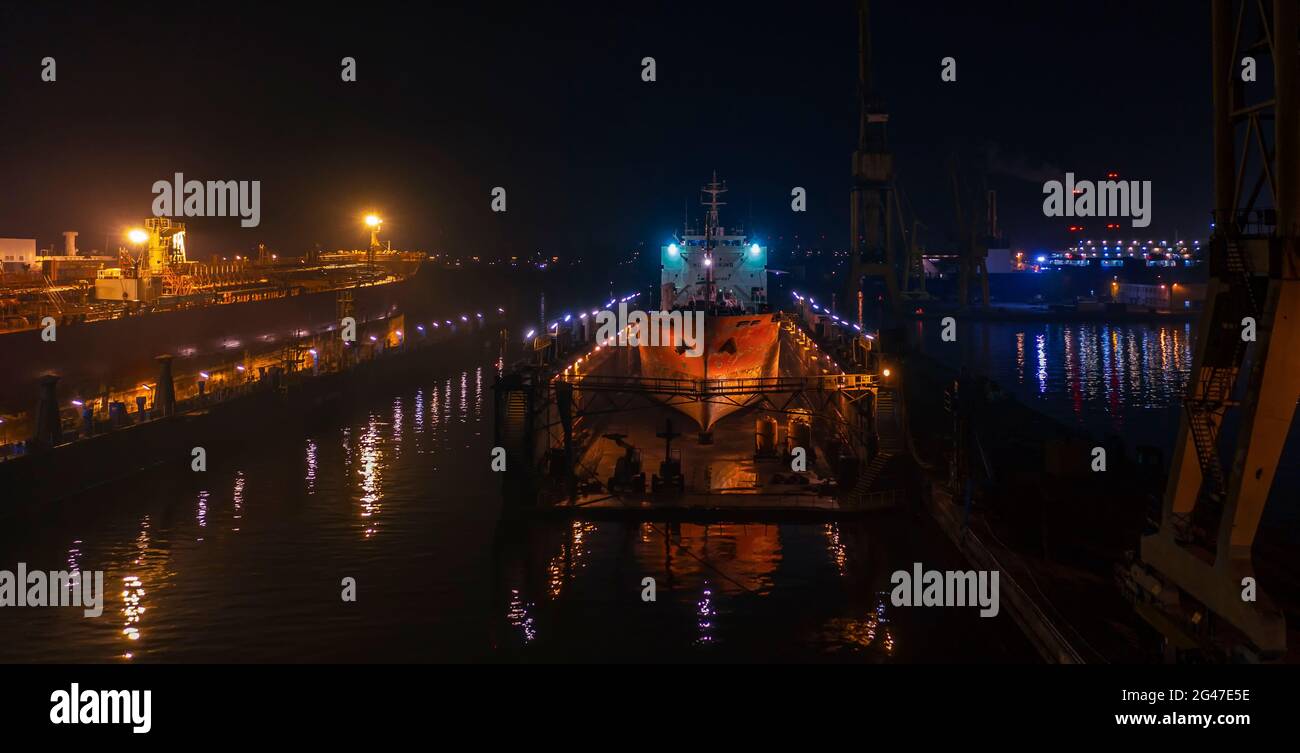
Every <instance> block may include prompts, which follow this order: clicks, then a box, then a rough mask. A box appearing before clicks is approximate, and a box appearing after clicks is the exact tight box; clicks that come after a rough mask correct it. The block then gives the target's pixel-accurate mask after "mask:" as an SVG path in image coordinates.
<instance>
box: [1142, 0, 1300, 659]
mask: <svg viewBox="0 0 1300 753" xmlns="http://www.w3.org/2000/svg"><path fill="white" fill-rule="evenodd" d="M1270 5H1271V8H1270V7H1269V6H1270ZM1211 12H1212V15H1213V38H1212V39H1213V43H1212V47H1213V53H1212V71H1213V91H1214V215H1213V218H1214V230H1213V233H1212V235H1211V239H1210V252H1209V267H1210V269H1209V272H1210V279H1209V285H1208V290H1207V295H1206V305H1205V309H1204V311H1203V313H1202V315H1201V319H1200V323H1199V325H1198V329H1197V342H1196V355H1195V361H1194V362H1193V369H1192V373H1191V376H1190V378H1189V384H1188V391H1187V395H1186V397H1185V399H1184V413H1183V417H1182V420H1181V422H1180V428H1179V432H1178V441H1177V444H1175V450H1174V456H1173V459H1172V464H1171V467H1170V474H1169V481H1168V485H1167V487H1166V490H1165V497H1164V504H1163V509H1162V512H1161V520H1160V527H1159V530H1158V531H1157V532H1156V533H1154V534H1152V535H1150V536H1146V537H1144V538H1143V539H1142V543H1141V553H1140V559H1139V560H1138V561H1136V562H1134V563H1133V564H1132V565H1131V566H1130V567H1129V568H1128V569H1127V570H1125V571H1122V573H1121V575H1122V576H1124V575H1126V576H1127V577H1126V578H1123V579H1124V580H1125V582H1126V583H1127V584H1128V585H1129V587H1130V595H1131V596H1132V597H1133V598H1134V599H1135V602H1136V605H1137V608H1138V611H1139V613H1141V614H1142V615H1143V617H1145V618H1146V619H1147V620H1148V621H1149V622H1150V623H1151V624H1152V625H1154V626H1155V627H1157V628H1158V629H1159V630H1160V631H1161V632H1162V633H1163V634H1164V636H1165V638H1166V641H1165V642H1166V653H1167V656H1169V658H1176V657H1175V655H1176V654H1177V653H1178V652H1177V649H1192V650H1195V651H1199V652H1208V653H1210V654H1211V655H1219V656H1221V657H1224V658H1238V659H1240V658H1245V659H1259V660H1268V659H1275V658H1279V657H1281V656H1282V655H1283V654H1284V653H1285V652H1286V621H1285V618H1284V616H1283V614H1282V612H1281V611H1280V610H1279V609H1278V608H1277V606H1276V605H1275V604H1274V603H1273V602H1272V601H1271V600H1270V599H1269V597H1268V595H1267V594H1265V593H1264V592H1263V589H1262V588H1260V587H1259V584H1258V583H1257V582H1256V581H1255V580H1254V579H1255V568H1254V563H1253V560H1252V556H1251V552H1252V546H1253V544H1254V541H1255V535H1256V532H1257V531H1258V529H1259V524H1260V519H1261V517H1262V515H1263V511H1264V505H1265V503H1266V501H1267V499H1268V495H1269V490H1270V487H1271V486H1272V483H1273V476H1274V473H1275V472H1276V470H1277V465H1278V460H1279V457H1280V456H1281V453H1282V448H1283V445H1284V444H1285V442H1286V437H1287V432H1288V431H1289V428H1290V425H1291V420H1292V418H1293V415H1294V413H1295V406H1296V400H1297V398H1298V397H1300V81H1297V70H1296V66H1297V61H1298V57H1297V48H1298V47H1300V44H1298V41H1300V40H1298V35H1297V16H1300V0H1273V2H1272V3H1269V2H1267V0H1262V1H1261V2H1258V3H1256V2H1231V0H1213V4H1212V10H1211ZM1247 56H1249V57H1252V58H1254V60H1255V64H1256V65H1257V66H1258V75H1257V76H1256V77H1255V80H1253V81H1246V80H1243V79H1244V78H1245V77H1243V75H1242V71H1243V68H1244V65H1243V61H1244V58H1245V57H1247ZM1270 68H1271V70H1270ZM1251 325H1253V327H1252V326H1251ZM1252 329H1253V332H1252V331H1251V330H1252ZM1225 429H1229V431H1225ZM1227 437H1232V439H1231V443H1228V442H1226V441H1225V439H1226V438H1227ZM1225 461H1226V463H1225Z"/></svg>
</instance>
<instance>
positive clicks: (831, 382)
mask: <svg viewBox="0 0 1300 753" xmlns="http://www.w3.org/2000/svg"><path fill="white" fill-rule="evenodd" d="M557 379H558V380H559V381H562V382H566V383H568V384H571V385H573V387H574V388H575V389H579V390H589V391H602V392H639V393H646V394H658V395H750V394H760V393H782V392H806V391H813V390H816V391H860V390H868V389H874V388H875V387H876V386H877V385H878V384H879V378H878V377H877V376H876V375H874V374H823V375H814V376H798V377H789V376H783V377H736V378H729V379H688V378H677V377H644V376H642V377H635V376H610V375H603V374H568V373H565V374H560V375H558V376H557Z"/></svg>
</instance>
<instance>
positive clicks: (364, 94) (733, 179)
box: [0, 0, 1211, 257]
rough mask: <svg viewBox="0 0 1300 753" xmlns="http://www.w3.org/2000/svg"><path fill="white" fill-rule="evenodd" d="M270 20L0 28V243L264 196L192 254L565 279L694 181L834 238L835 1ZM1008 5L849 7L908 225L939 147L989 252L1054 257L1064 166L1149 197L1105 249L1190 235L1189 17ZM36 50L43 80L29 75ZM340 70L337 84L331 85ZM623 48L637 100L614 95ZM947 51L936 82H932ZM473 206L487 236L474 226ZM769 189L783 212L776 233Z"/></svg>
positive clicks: (846, 109) (845, 37) (939, 173)
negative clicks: (508, 258)
mask: <svg viewBox="0 0 1300 753" xmlns="http://www.w3.org/2000/svg"><path fill="white" fill-rule="evenodd" d="M38 5H39V7H37V6H38ZM269 5H270V4H266V5H249V6H236V5H232V4H229V3H206V4H199V5H184V4H180V3H176V4H169V5H167V6H163V10H155V11H154V12H153V13H152V14H149V13H145V12H143V11H139V12H137V11H133V10H123V9H120V8H107V7H98V8H95V7H93V6H91V7H86V8H83V7H81V6H66V5H62V4H54V3H50V4H35V3H24V4H22V5H21V6H11V5H5V6H3V10H0V28H4V29H6V43H5V44H4V45H3V46H2V49H0V166H2V168H0V169H2V171H3V172H2V173H0V174H2V175H3V185H4V187H5V188H4V192H3V194H4V201H3V203H0V236H9V237H32V236H35V237H37V238H38V240H39V243H40V245H47V244H51V243H57V242H58V239H59V233H60V231H62V230H68V229H75V230H79V231H80V232H81V234H82V235H81V246H82V247H83V248H84V249H89V248H91V247H98V248H103V247H104V238H105V236H106V235H109V234H112V235H113V236H114V238H113V242H114V243H116V242H117V238H119V237H120V233H121V231H122V230H123V229H124V228H125V227H126V226H127V225H129V224H137V223H138V222H139V221H140V219H141V218H143V217H145V216H148V214H149V213H150V202H151V200H152V194H151V193H150V187H151V185H152V183H153V182H154V181H155V180H158V179H162V178H169V177H170V176H171V175H172V174H173V173H174V172H176V171H181V172H184V173H185V175H186V177H187V178H196V179H200V180H207V179H235V180H254V179H256V180H260V181H262V224H261V226H260V227H257V228H252V229H241V228H239V225H238V220H236V219H233V218H229V219H221V218H217V219H204V220H197V221H196V220H190V222H191V230H192V231H193V232H192V233H191V251H192V255H198V256H201V257H206V256H207V255H208V254H210V253H212V252H217V251H220V252H232V253H233V252H238V251H240V250H243V249H247V248H250V247H251V246H253V245H254V244H256V243H257V242H258V241H259V240H264V241H266V242H267V243H268V244H269V245H271V246H272V247H274V248H279V249H283V250H285V251H286V252H288V253H299V252H300V251H301V250H302V249H304V248H306V247H308V246H309V245H310V244H311V243H313V242H320V243H322V244H323V245H324V246H325V247H326V248H333V247H353V246H359V245H360V244H361V243H362V242H363V240H364V234H363V231H362V229H361V227H360V225H359V222H358V217H359V216H360V214H361V212H362V210H364V209H367V208H372V207H373V208H375V209H377V210H379V211H380V212H381V213H382V214H383V215H384V216H385V218H386V220H387V225H386V230H387V233H386V235H388V237H390V238H392V240H393V241H394V246H401V247H405V248H422V249H424V250H429V251H451V252H456V253H462V254H465V253H480V254H484V255H498V254H511V253H529V252H531V251H537V250H544V251H546V252H548V253H560V254H570V253H577V254H585V255H587V256H589V257H591V256H596V255H601V254H613V253H614V252H615V250H624V249H626V248H629V247H631V246H632V245H635V244H636V243H638V242H645V243H646V244H647V245H648V246H657V245H658V244H659V243H660V242H661V241H663V240H664V239H665V238H666V237H667V236H668V234H669V233H671V232H672V231H673V230H674V229H675V228H676V227H678V225H679V223H680V220H681V215H682V205H683V201H684V200H689V201H690V202H691V205H692V213H693V214H694V213H696V211H697V209H696V201H697V196H698V194H697V192H696V188H697V187H698V186H699V185H700V184H701V183H703V182H704V181H705V180H706V179H707V178H708V176H709V173H710V171H711V170H713V169H715V168H716V169H717V170H718V172H719V175H720V176H722V177H725V178H726V179H727V180H728V182H729V183H730V185H731V187H732V191H731V194H730V196H729V198H730V199H731V205H730V206H729V207H728V210H727V212H726V213H725V214H724V221H725V220H727V219H730V220H732V221H741V222H745V223H746V224H749V225H750V226H751V229H752V230H753V231H755V232H757V233H760V234H761V235H762V236H764V237H772V236H778V235H782V236H785V237H787V238H788V237H790V236H791V235H793V234H798V235H800V236H801V237H802V238H813V237H817V236H820V235H823V234H824V235H825V236H826V238H827V241H828V243H833V245H835V246H842V245H843V242H844V240H845V239H846V238H847V235H848V230H847V227H848V193H847V191H848V185H849V155H850V153H851V152H852V150H853V147H854V144H855V141H856V128H857V126H856V106H857V105H856V98H855V92H854V85H855V62H856V28H855V13H854V10H853V4H852V3H851V2H803V3H790V2H783V3H771V4H765V3H744V4H713V3H681V4H676V3H674V4H655V3H609V4H606V5H592V6H574V5H568V4H564V3H534V4H532V6H531V7H528V6H525V7H523V8H519V9H512V8H511V5H512V4H510V3H484V2H479V3H473V4H469V5H466V6H456V7H448V8H443V7H435V6H436V5H437V4H435V6H427V5H424V4H421V5H419V6H414V5H413V6H404V5H402V6H391V7H390V6H383V5H381V4H379V3H366V4H361V5H352V4H349V5H348V6H346V7H345V6H341V5H337V4H324V3H322V4H316V5H313V6H306V7H304V8H302V9H294V8H290V7H284V8H271V7H269ZM1020 5H1022V4H1020V3H1007V2H990V3H981V2H973V1H968V2H944V3H932V2H879V1H878V2H876V3H875V4H874V7H873V21H874V25H875V28H876V30H875V33H874V45H875V50H874V67H875V72H876V76H877V80H878V82H879V89H880V92H881V94H882V95H883V99H884V101H885V103H886V105H887V106H888V108H889V110H890V112H891V122H890V139H891V143H892V146H893V147H894V151H895V152H896V155H897V156H896V164H897V167H898V173H899V181H900V183H901V184H902V186H903V190H904V191H905V192H906V194H907V196H908V198H909V199H910V200H911V202H912V204H913V205H914V206H915V208H916V210H917V212H918V213H919V215H920V219H921V220H922V221H923V222H926V223H927V224H929V225H930V226H932V227H936V228H946V227H948V226H950V225H951V224H952V220H951V217H952V200H951V190H950V183H949V178H948V162H949V158H950V155H952V154H953V153H954V152H956V153H957V154H958V155H959V156H960V157H961V159H962V161H963V163H964V164H965V165H966V166H967V167H968V168H970V169H971V170H972V171H974V170H975V169H977V168H978V169H985V168H986V169H987V172H988V179H989V181H990V185H992V186H993V187H996V188H998V189H999V196H1000V204H1001V210H1002V224H1003V226H1004V227H1005V228H1006V229H1007V230H1008V231H1009V232H1010V233H1011V235H1012V237H1013V240H1014V243H1015V245H1016V246H1017V247H1021V246H1037V245H1040V244H1050V245H1057V244H1060V243H1061V242H1062V241H1063V240H1064V232H1063V227H1064V223H1063V222H1062V221H1060V220H1048V219H1046V218H1044V217H1043V216H1042V211H1041V206H1042V181H1043V180H1045V179H1046V178H1047V177H1052V176H1053V175H1054V176H1055V177H1057V178H1059V177H1061V176H1062V174H1063V173H1064V172H1065V171H1066V170H1071V171H1073V172H1075V173H1076V174H1077V175H1079V177H1080V178H1097V177H1101V176H1102V175H1103V174H1104V172H1105V171H1107V170H1117V171H1119V172H1120V174H1121V175H1122V176H1123V177H1125V178H1130V179H1150V180H1151V181H1152V182H1153V194H1154V209H1153V220H1154V221H1153V223H1152V225H1151V227H1150V228H1149V229H1148V230H1145V231H1133V233H1134V234H1138V233H1140V234H1141V235H1142V237H1156V238H1161V237H1168V238H1172V236H1173V235H1174V233H1175V231H1177V232H1179V233H1181V235H1182V236H1183V237H1198V238H1199V237H1203V236H1204V235H1205V234H1206V229H1207V225H1208V204H1209V199H1210V190H1211V176H1210V161H1209V156H1210V154H1209V147H1210V87H1209V83H1208V68H1209V61H1208V57H1209V10H1208V3H1207V2H1204V0H1182V1H1181V2H1136V3H1135V2H1094V3H1062V2H1043V3H1024V4H1023V7H1020V8H1018V9H1012V7H1011V6H1020ZM416 8H419V10H416ZM46 55H50V56H53V57H55V58H56V60H57V65H58V81H57V83H54V84H48V83H42V82H41V81H40V77H39V73H40V60H41V58H42V57H44V56H46ZM345 55H350V56H353V57H355V58H357V60H358V82H357V83H354V84H345V83H343V82H341V81H340V80H339V70H340V66H339V60H340V58H342V57H343V56H345ZM646 55H651V56H654V57H655V58H656V60H657V65H658V81H657V82H655V83H649V84H647V83H643V82H642V81H641V79H640V70H641V69H640V60H641V58H642V57H643V56H646ZM949 55H950V56H953V57H955V58H956V59H957V65H958V69H957V73H958V80H957V82H956V83H953V84H945V83H941V82H940V80H939V69H940V65H939V61H940V59H941V58H942V57H944V56H949ZM1045 172H1046V173H1048V175H1044V174H1043V173H1045ZM972 174H973V173H972ZM497 185H500V186H504V187H505V188H506V189H507V191H508V192H509V193H508V195H509V211H508V212H507V213H505V214H493V213H492V212H491V211H490V210H489V202H490V196H489V192H490V190H491V188H492V187H493V186H497ZM793 186H803V187H805V188H806V189H807V190H808V196H809V211H808V212H807V213H806V214H803V215H797V214H793V213H792V212H791V211H790V206H789V196H790V189H791V187H793ZM751 217H752V221H751V220H750V218H751ZM1093 222H1094V223H1097V224H1100V223H1098V221H1096V220H1094V221H1093ZM1125 227H1127V221H1125ZM1125 232H1126V234H1127V233H1128V231H1127V230H1126V231H1125Z"/></svg>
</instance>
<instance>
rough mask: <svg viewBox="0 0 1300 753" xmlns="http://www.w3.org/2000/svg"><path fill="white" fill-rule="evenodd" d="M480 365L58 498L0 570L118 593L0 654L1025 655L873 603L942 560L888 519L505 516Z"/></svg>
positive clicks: (340, 657)
mask: <svg viewBox="0 0 1300 753" xmlns="http://www.w3.org/2000/svg"><path fill="white" fill-rule="evenodd" d="M494 368H499V364H496V363H491V362H488V361H485V362H484V363H483V364H481V365H480V364H470V365H469V366H468V367H467V368H464V369H448V370H446V371H444V372H441V373H436V374H433V375H430V376H429V377H427V378H424V379H420V380H419V382H418V383H413V384H411V385H410V386H409V387H405V388H401V389H397V390H394V391H391V392H388V393H384V394H376V395H375V396H374V397H373V399H372V400H370V401H363V400H358V401H357V403H356V404H355V405H353V406H352V407H351V408H350V409H348V410H345V411H342V415H337V416H333V417H328V418H324V419H322V420H321V421H317V422H313V427H312V428H311V429H310V430H308V429H306V428H291V427H282V428H280V429H278V430H277V431H275V432H273V431H271V429H270V428H268V429H267V430H266V431H265V432H264V433H265V436H259V437H257V438H256V441H254V440H250V441H248V442H247V443H245V446H244V447H242V448H240V449H241V450H242V452H241V454H237V455H236V456H234V457H226V453H228V452H233V450H229V449H215V448H210V452H209V470H208V471H207V472H206V473H203V474H195V473H192V472H190V470H189V467H188V461H187V462H186V464H185V465H184V467H183V468H180V469H176V470H175V471H170V472H166V471H163V470H157V471H155V472H151V473H149V474H145V475H142V476H140V477H137V478H133V479H130V480H128V481H126V482H124V483H119V484H112V485H108V487H106V488H105V489H104V490H101V491H100V492H97V493H95V494H94V495H93V496H90V497H88V498H87V499H85V500H80V501H78V502H77V503H76V504H84V505H86V507H87V508H90V506H92V505H93V506H95V507H94V509H95V510H98V511H99V514H96V515H85V516H82V515H60V516H55V517H44V518H40V519H39V523H38V524H39V525H40V526H41V533H42V535H41V536H33V535H31V532H30V531H24V530H21V529H19V530H0V553H3V555H4V558H5V559H0V566H2V563H3V562H5V561H9V562H11V563H12V562H17V561H26V562H27V563H29V565H32V566H37V567H46V568H50V567H63V566H67V567H73V566H74V563H75V569H86V570H90V569H104V570H105V571H106V574H105V583H106V584H110V583H112V584H117V583H120V584H121V587H120V588H118V589H114V588H112V587H109V588H108V589H107V590H108V591H110V592H111V593H108V594H106V604H105V617H104V618H102V619H100V620H95V619H92V618H83V617H82V616H81V612H80V610H52V609H46V610H34V609H28V610H0V661H16V660H22V661H74V662H75V661H113V660H118V661H120V660H123V659H126V660H134V661H420V660H444V661H467V660H485V661H492V660H530V659H545V660H553V659H601V658H633V659H636V658H655V657H665V658H679V659H685V660H690V659H692V658H707V657H726V658H749V659H756V660H769V659H782V658H785V659H794V658H812V659H817V658H821V657H836V658H847V659H850V660H855V661H868V662H870V661H890V660H896V659H901V660H911V661H915V660H944V659H955V660H967V661H991V660H996V659H999V658H1001V659H1006V658H1012V659H1029V658H1031V657H1032V654H1031V652H1029V650H1028V648H1027V647H1023V646H1022V645H1021V643H1022V642H1021V639H1020V638H1019V635H1018V633H1017V632H1016V630H1015V629H1014V627H1013V626H1011V625H1010V623H1009V622H1007V621H1005V620H1002V619H998V620H993V621H988V620H981V619H980V618H978V617H976V616H975V615H974V614H973V613H971V614H956V615H954V614H943V615H939V614H934V613H933V612H929V613H924V612H922V611H921V610H912V611H911V612H910V613H905V614H903V615H899V614H892V613H889V612H888V611H886V610H885V609H884V604H885V602H883V601H881V598H882V597H881V594H882V593H883V592H885V590H886V589H887V588H888V587H889V584H888V576H889V572H890V571H891V570H892V569H898V568H902V567H909V566H910V564H911V563H912V562H913V561H916V560H923V561H925V562H926V563H927V564H929V563H931V562H933V563H935V565H936V566H941V565H942V564H943V563H944V561H945V559H948V558H951V561H950V562H949V564H951V565H953V566H956V565H957V564H959V561H958V560H956V559H955V556H954V555H953V554H952V552H951V550H950V549H948V548H947V547H946V545H945V544H940V543H937V542H938V534H937V533H935V532H933V531H922V530H917V527H916V525H915V523H914V522H913V521H911V520H909V519H900V520H896V521H891V520H889V519H881V520H877V521H875V522H873V523H872V524H871V525H870V526H863V525H860V524H853V525H845V524H833V525H827V524H797V525H796V524H782V525H764V524H755V523H749V524H734V523H715V524H710V525H704V524H695V523H668V522H663V521H655V522H640V523H636V522H599V523H597V522H589V521H554V522H532V523H522V522H518V521H513V520H510V519H507V518H503V516H502V515H501V500H500V492H499V488H500V487H499V483H500V480H499V477H497V476H496V475H495V474H493V473H492V472H491V470H490V465H489V459H490V450H491V444H492V431H491V421H492V415H491V411H492V405H493V401H492V395H491V391H490V390H491V380H492V377H493V375H492V373H491V371H489V370H490V369H494ZM742 418H743V417H742ZM687 461H688V462H689V454H688V455H687ZM70 509H76V508H70ZM32 520H33V521H36V520H38V519H37V518H32ZM0 528H3V527H0ZM358 532H360V534H361V535H360V536H358ZM69 541H73V542H75V543H74V546H73V547H71V548H70V547H69V546H68V545H67V542H69ZM45 542H50V543H49V544H48V547H49V548H48V550H47V549H46V548H45V546H46V544H45ZM11 566H12V565H11ZM344 577H353V578H355V579H356V582H357V594H358V597H357V601H356V602H355V603H345V602H343V601H342V600H341V599H340V598H339V594H340V585H339V584H340V579H342V578H344ZM647 577H649V578H654V579H655V583H656V599H655V601H654V602H644V601H642V599H641V594H642V593H643V590H644V586H643V579H644V578H647ZM896 611H904V610H896ZM112 615H117V617H118V619H116V620H114V619H113V617H112ZM896 640H897V641H898V644H897V646H898V648H895V641H896ZM774 652H775V654H776V655H774Z"/></svg>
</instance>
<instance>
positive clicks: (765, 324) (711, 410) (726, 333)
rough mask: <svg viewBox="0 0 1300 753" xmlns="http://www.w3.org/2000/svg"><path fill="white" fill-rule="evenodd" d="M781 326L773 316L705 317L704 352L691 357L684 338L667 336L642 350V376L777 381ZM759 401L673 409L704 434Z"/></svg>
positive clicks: (739, 398) (741, 398) (734, 399)
mask: <svg viewBox="0 0 1300 753" xmlns="http://www.w3.org/2000/svg"><path fill="white" fill-rule="evenodd" d="M780 332H781V325H780V323H779V321H778V320H777V318H776V317H775V316H773V315H772V314H734V315H725V316H714V315H711V314H710V315H705V319H704V348H703V350H702V352H701V353H700V355H698V356H694V357H693V356H691V355H690V354H689V353H688V352H686V349H685V347H684V343H683V342H682V341H681V336H680V333H676V332H674V333H672V336H671V337H668V336H667V335H665V337H664V338H663V339H661V341H660V344H659V345H640V346H639V347H638V355H639V356H640V364H641V365H640V368H641V376H643V377H651V378H660V379H687V380H692V381H698V380H713V379H754V378H760V377H773V376H777V355H778V343H779V339H780ZM756 398H757V395H728V396H727V397H725V398H724V397H718V398H714V399H712V400H710V401H706V402H698V403H690V404H674V405H673V408H675V409H677V410H679V411H681V412H682V413H684V414H686V415H687V416H690V417H691V418H692V419H694V420H695V422H696V423H697V424H699V427H700V430H701V431H708V430H709V429H710V428H712V426H713V424H715V423H717V422H718V421H719V420H721V419H722V418H724V417H726V416H728V415H730V414H732V413H734V412H736V411H737V410H740V409H741V408H742V407H744V406H745V405H746V404H748V403H750V402H752V401H753V400H754V399H756Z"/></svg>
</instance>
